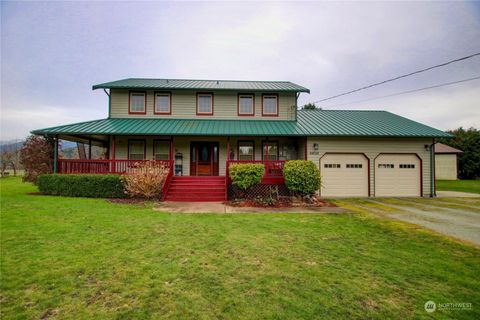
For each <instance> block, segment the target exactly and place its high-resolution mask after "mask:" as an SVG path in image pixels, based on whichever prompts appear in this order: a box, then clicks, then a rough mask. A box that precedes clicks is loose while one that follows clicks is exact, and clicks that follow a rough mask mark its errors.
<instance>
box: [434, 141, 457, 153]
mask: <svg viewBox="0 0 480 320" xmlns="http://www.w3.org/2000/svg"><path fill="white" fill-rule="evenodd" d="M435 153H463V151H461V150H458V149H455V148H454V147H450V146H447V145H446V144H443V143H437V144H435Z"/></svg>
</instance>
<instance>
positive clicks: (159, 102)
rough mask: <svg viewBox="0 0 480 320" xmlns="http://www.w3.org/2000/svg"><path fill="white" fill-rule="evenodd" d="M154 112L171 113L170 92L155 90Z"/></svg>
mask: <svg viewBox="0 0 480 320" xmlns="http://www.w3.org/2000/svg"><path fill="white" fill-rule="evenodd" d="M154 113H155V114H172V94H171V93H170V92H155V109H154Z"/></svg>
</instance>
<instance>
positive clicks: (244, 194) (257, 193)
mask: <svg viewBox="0 0 480 320" xmlns="http://www.w3.org/2000/svg"><path fill="white" fill-rule="evenodd" d="M277 192H278V195H279V196H290V195H291V192H290V190H288V188H287V186H286V185H285V184H257V185H256V186H254V187H252V188H250V189H249V190H247V191H243V190H241V189H239V188H237V187H236V186H234V185H229V186H228V199H229V200H234V199H254V198H257V197H268V196H270V195H271V194H272V193H273V194H276V193H277Z"/></svg>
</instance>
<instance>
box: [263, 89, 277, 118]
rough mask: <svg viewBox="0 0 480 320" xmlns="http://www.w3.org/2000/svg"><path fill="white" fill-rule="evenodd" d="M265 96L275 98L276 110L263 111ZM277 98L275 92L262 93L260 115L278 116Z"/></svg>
mask: <svg viewBox="0 0 480 320" xmlns="http://www.w3.org/2000/svg"><path fill="white" fill-rule="evenodd" d="M265 98H275V101H276V108H275V111H276V112H265ZM278 100H279V98H278V95H277V94H264V95H262V115H263V116H278V113H279V110H278V108H279V105H278V104H279V103H278Z"/></svg>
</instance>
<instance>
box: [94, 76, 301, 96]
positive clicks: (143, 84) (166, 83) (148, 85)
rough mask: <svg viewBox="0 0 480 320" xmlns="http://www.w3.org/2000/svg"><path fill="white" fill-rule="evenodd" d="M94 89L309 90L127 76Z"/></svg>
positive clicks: (283, 85) (266, 84)
mask: <svg viewBox="0 0 480 320" xmlns="http://www.w3.org/2000/svg"><path fill="white" fill-rule="evenodd" d="M92 89H93V90H96V89H153V90H225V91H227V90H235V91H275V92H308V93H310V90H309V89H307V88H305V87H302V86H300V85H298V84H295V83H292V82H290V81H239V80H187V79H139V78H129V79H123V80H117V81H112V82H106V83H101V84H96V85H94V86H93V87H92Z"/></svg>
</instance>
